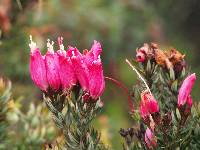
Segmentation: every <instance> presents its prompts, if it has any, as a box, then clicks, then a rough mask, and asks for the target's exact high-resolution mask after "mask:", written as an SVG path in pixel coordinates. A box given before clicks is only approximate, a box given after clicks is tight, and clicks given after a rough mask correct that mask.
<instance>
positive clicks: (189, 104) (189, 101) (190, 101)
mask: <svg viewBox="0 0 200 150" xmlns="http://www.w3.org/2000/svg"><path fill="white" fill-rule="evenodd" d="M187 104H188V106H189V108H191V107H192V96H191V95H189V96H188V98H187Z"/></svg>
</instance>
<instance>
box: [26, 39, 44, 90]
mask: <svg viewBox="0 0 200 150" xmlns="http://www.w3.org/2000/svg"><path fill="white" fill-rule="evenodd" d="M29 46H30V50H31V51H30V74H31V79H32V80H33V82H34V83H35V85H36V86H38V87H39V88H40V89H41V90H43V91H47V88H48V82H47V77H46V66H45V59H44V57H43V56H42V55H41V53H40V50H39V48H37V47H36V43H34V42H33V41H32V38H31V43H30V44H29Z"/></svg>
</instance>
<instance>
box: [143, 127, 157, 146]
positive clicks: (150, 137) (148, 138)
mask: <svg viewBox="0 0 200 150" xmlns="http://www.w3.org/2000/svg"><path fill="white" fill-rule="evenodd" d="M144 140H145V143H146V145H147V147H148V148H151V147H152V146H153V147H157V142H156V137H155V135H154V134H153V133H152V131H151V130H150V129H149V128H147V129H146V132H145V136H144Z"/></svg>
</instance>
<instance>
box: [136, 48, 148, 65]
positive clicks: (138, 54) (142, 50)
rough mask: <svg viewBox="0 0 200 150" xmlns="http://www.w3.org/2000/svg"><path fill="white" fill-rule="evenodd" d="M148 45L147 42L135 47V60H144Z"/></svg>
mask: <svg viewBox="0 0 200 150" xmlns="http://www.w3.org/2000/svg"><path fill="white" fill-rule="evenodd" d="M148 50H149V47H148V45H147V44H145V45H144V46H143V47H141V48H139V49H137V51H136V61H137V62H144V61H145V60H146V57H147V53H148Z"/></svg>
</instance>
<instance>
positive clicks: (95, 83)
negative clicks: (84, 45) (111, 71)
mask: <svg viewBox="0 0 200 150" xmlns="http://www.w3.org/2000/svg"><path fill="white" fill-rule="evenodd" d="M101 52H102V48H101V45H100V43H99V42H97V41H94V44H93V45H92V48H91V50H90V51H89V52H88V53H86V54H85V56H84V62H85V63H86V66H87V68H88V75H89V89H88V91H89V93H90V96H91V97H92V98H93V99H94V100H96V99H97V98H98V97H100V96H101V95H102V93H103V91H104V88H105V81H104V75H103V67H102V63H101V59H100V54H101Z"/></svg>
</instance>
